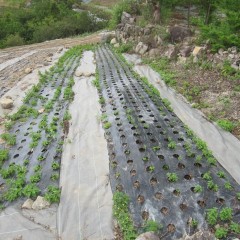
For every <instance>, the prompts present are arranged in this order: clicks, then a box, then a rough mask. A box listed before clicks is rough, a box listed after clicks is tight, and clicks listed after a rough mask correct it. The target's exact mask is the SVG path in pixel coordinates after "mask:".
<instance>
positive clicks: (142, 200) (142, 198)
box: [137, 195, 145, 204]
mask: <svg viewBox="0 0 240 240" xmlns="http://www.w3.org/2000/svg"><path fill="white" fill-rule="evenodd" d="M137 201H138V203H140V204H143V203H144V201H145V198H144V196H142V195H138V197H137Z"/></svg>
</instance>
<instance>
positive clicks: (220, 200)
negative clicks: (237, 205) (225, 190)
mask: <svg viewBox="0 0 240 240" xmlns="http://www.w3.org/2000/svg"><path fill="white" fill-rule="evenodd" d="M216 203H218V204H221V205H222V204H224V203H225V200H224V199H223V198H217V200H216Z"/></svg>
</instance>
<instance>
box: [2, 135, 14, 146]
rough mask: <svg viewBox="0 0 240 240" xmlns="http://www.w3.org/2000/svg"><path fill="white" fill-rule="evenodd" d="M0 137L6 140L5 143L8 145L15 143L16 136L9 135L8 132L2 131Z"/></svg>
mask: <svg viewBox="0 0 240 240" xmlns="http://www.w3.org/2000/svg"><path fill="white" fill-rule="evenodd" d="M0 137H1V138H2V139H3V140H4V141H6V143H7V144H8V145H11V146H13V145H15V144H16V136H15V135H11V134H10V133H3V134H1V135H0Z"/></svg>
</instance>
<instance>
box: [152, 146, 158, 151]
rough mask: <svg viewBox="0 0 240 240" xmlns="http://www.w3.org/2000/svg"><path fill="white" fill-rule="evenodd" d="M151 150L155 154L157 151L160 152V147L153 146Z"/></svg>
mask: <svg viewBox="0 0 240 240" xmlns="http://www.w3.org/2000/svg"><path fill="white" fill-rule="evenodd" d="M152 150H153V151H154V152H157V151H158V150H160V146H154V147H152Z"/></svg>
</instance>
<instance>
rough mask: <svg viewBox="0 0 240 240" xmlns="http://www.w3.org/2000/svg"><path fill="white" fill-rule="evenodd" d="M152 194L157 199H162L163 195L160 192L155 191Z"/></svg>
mask: <svg viewBox="0 0 240 240" xmlns="http://www.w3.org/2000/svg"><path fill="white" fill-rule="evenodd" d="M154 196H155V198H156V199H157V200H161V199H163V195H162V193H160V192H156V193H155V195H154Z"/></svg>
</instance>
